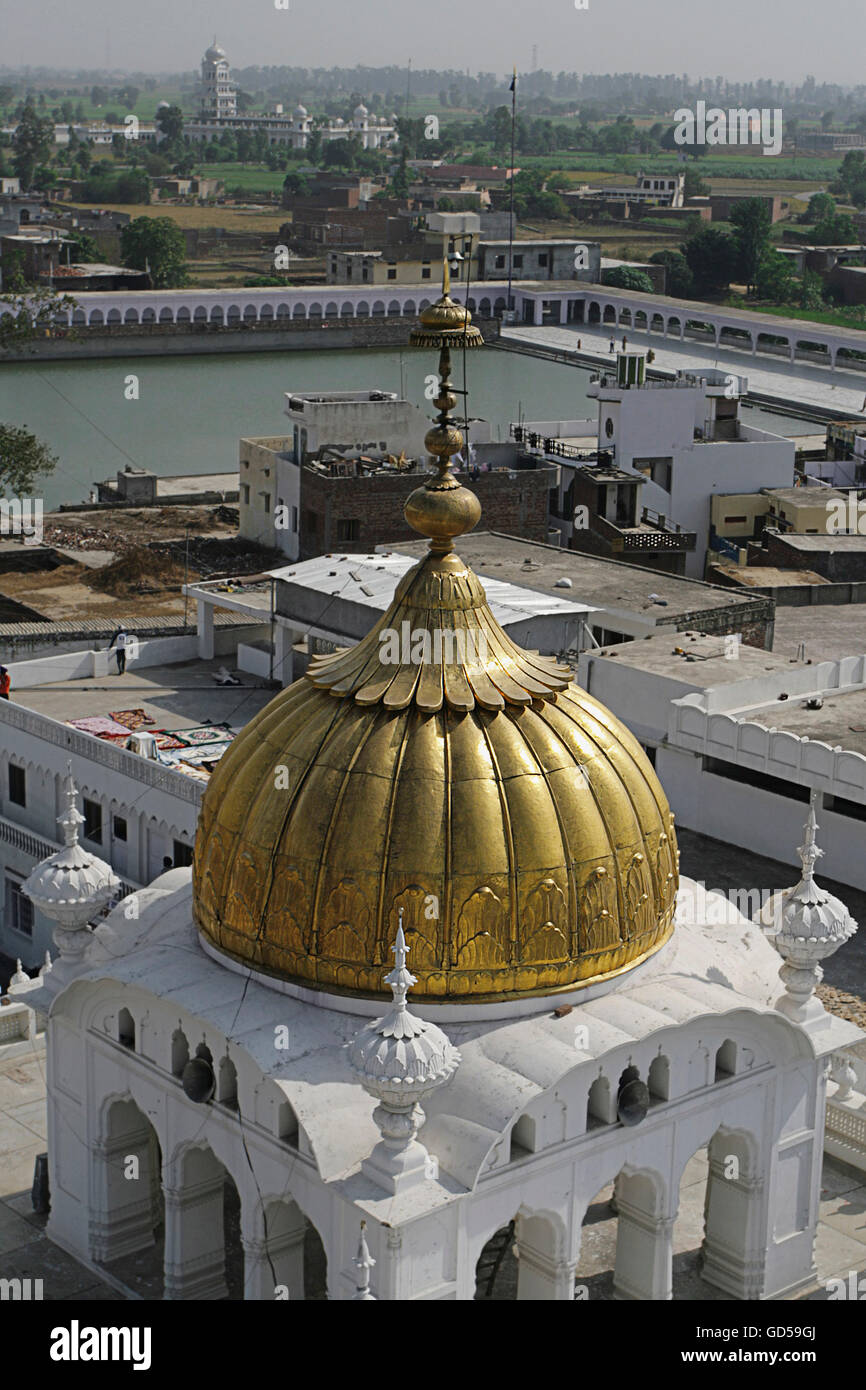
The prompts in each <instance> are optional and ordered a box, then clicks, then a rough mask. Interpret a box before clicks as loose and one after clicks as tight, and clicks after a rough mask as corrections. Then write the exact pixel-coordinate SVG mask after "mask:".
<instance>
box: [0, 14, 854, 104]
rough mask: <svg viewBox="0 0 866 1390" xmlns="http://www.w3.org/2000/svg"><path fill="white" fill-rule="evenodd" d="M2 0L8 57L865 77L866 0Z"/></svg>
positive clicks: (143, 65) (36, 61) (69, 63)
mask: <svg viewBox="0 0 866 1390" xmlns="http://www.w3.org/2000/svg"><path fill="white" fill-rule="evenodd" d="M288 4H289V9H288V10H278V9H276V7H275V0H207V3H205V0H179V2H178V0H74V3H73V0H62V2H61V0H40V2H39V3H35V4H34V3H31V4H18V5H13V3H12V0H3V17H2V29H3V39H2V45H0V62H2V63H3V64H4V65H9V66H17V65H20V64H30V65H32V66H39V65H40V64H45V65H49V66H52V67H64V68H66V67H83V68H89V67H103V66H105V64H106V62H109V63H110V65H111V66H112V67H120V68H124V69H127V70H140V71H159V70H163V71H165V70H170V71H179V70H182V69H191V68H194V67H198V64H199V62H200V60H201V55H202V53H203V52H204V49H205V48H206V47H207V45H208V44H209V43H210V42H211V40H212V38H213V35H214V33H216V34H217V36H218V37H219V40H220V42H221V43H222V45H223V47H224V48H225V49H226V52H227V53H228V56H229V60H230V62H231V63H232V64H233V65H234V66H237V67H245V66H247V65H250V64H261V65H263V66H265V65H272V64H280V63H286V64H290V65H295V66H302V67H330V66H341V67H346V66H353V65H354V64H355V63H364V64H369V65H371V66H376V65H379V64H385V63H397V64H400V65H404V64H405V63H406V62H407V60H408V59H409V58H411V59H412V62H413V64H414V65H415V66H416V67H435V68H460V69H466V68H468V69H469V70H470V72H472V73H475V72H477V71H479V70H483V71H486V72H505V71H506V70H507V69H509V68H510V67H511V65H512V63H516V64H517V66H518V69H519V70H523V71H526V70H528V69H529V68H530V67H531V58H532V47H533V44H537V45H538V66H539V67H542V68H547V69H550V70H552V71H553V72H558V71H561V70H563V69H565V70H568V71H572V70H573V71H577V72H648V73H656V72H658V73H668V72H675V73H683V72H687V73H689V74H690V75H691V76H696V75H701V76H707V75H709V76H715V75H717V74H721V75H723V76H725V77H729V78H731V79H732V80H737V79H743V80H749V79H751V78H757V77H773V78H777V79H783V80H798V79H802V78H803V77H805V76H806V75H807V74H808V73H813V74H814V76H815V77H816V79H817V80H819V81H821V80H826V81H831V82H841V83H844V84H855V83H858V82H863V81H864V66H863V53H864V51H866V8H864V5H863V0H589V8H588V9H586V10H576V9H575V4H574V0H502V3H499V0H288Z"/></svg>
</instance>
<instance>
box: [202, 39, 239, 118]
mask: <svg viewBox="0 0 866 1390" xmlns="http://www.w3.org/2000/svg"><path fill="white" fill-rule="evenodd" d="M201 110H202V115H203V116H204V117H205V118H206V119H211V120H230V119H231V118H232V117H233V116H236V115H237V111H238V103H237V95H236V92H235V84H234V82H233V81H232V77H231V69H230V68H229V60H228V58H227V57H226V53H225V49H224V48H222V47H220V45H219V44H218V43H217V41H216V39H214V42H213V44H212V45H211V47H210V48H209V49H208V50H207V52H206V53H205V55H204V57H203V58H202V60H201Z"/></svg>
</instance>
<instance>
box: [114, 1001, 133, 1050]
mask: <svg viewBox="0 0 866 1390" xmlns="http://www.w3.org/2000/svg"><path fill="white" fill-rule="evenodd" d="M117 1041H118V1042H119V1043H120V1045H121V1046H122V1047H128V1048H129V1049H130V1051H132V1052H134V1051H135V1019H134V1018H133V1017H132V1014H131V1013H130V1012H129V1009H121V1010H120V1013H119V1014H118V1015H117Z"/></svg>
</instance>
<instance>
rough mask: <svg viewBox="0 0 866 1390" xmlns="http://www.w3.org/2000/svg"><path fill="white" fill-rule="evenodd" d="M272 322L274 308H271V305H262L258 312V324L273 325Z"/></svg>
mask: <svg viewBox="0 0 866 1390" xmlns="http://www.w3.org/2000/svg"><path fill="white" fill-rule="evenodd" d="M273 320H274V306H273V304H263V305H262V307H261V309H260V310H259V322H260V323H273Z"/></svg>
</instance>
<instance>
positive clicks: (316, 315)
mask: <svg viewBox="0 0 866 1390" xmlns="http://www.w3.org/2000/svg"><path fill="white" fill-rule="evenodd" d="M307 317H308V318H311V319H320V318H321V317H322V306H321V304H311V305H310V308H309V312H308V314H307Z"/></svg>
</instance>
